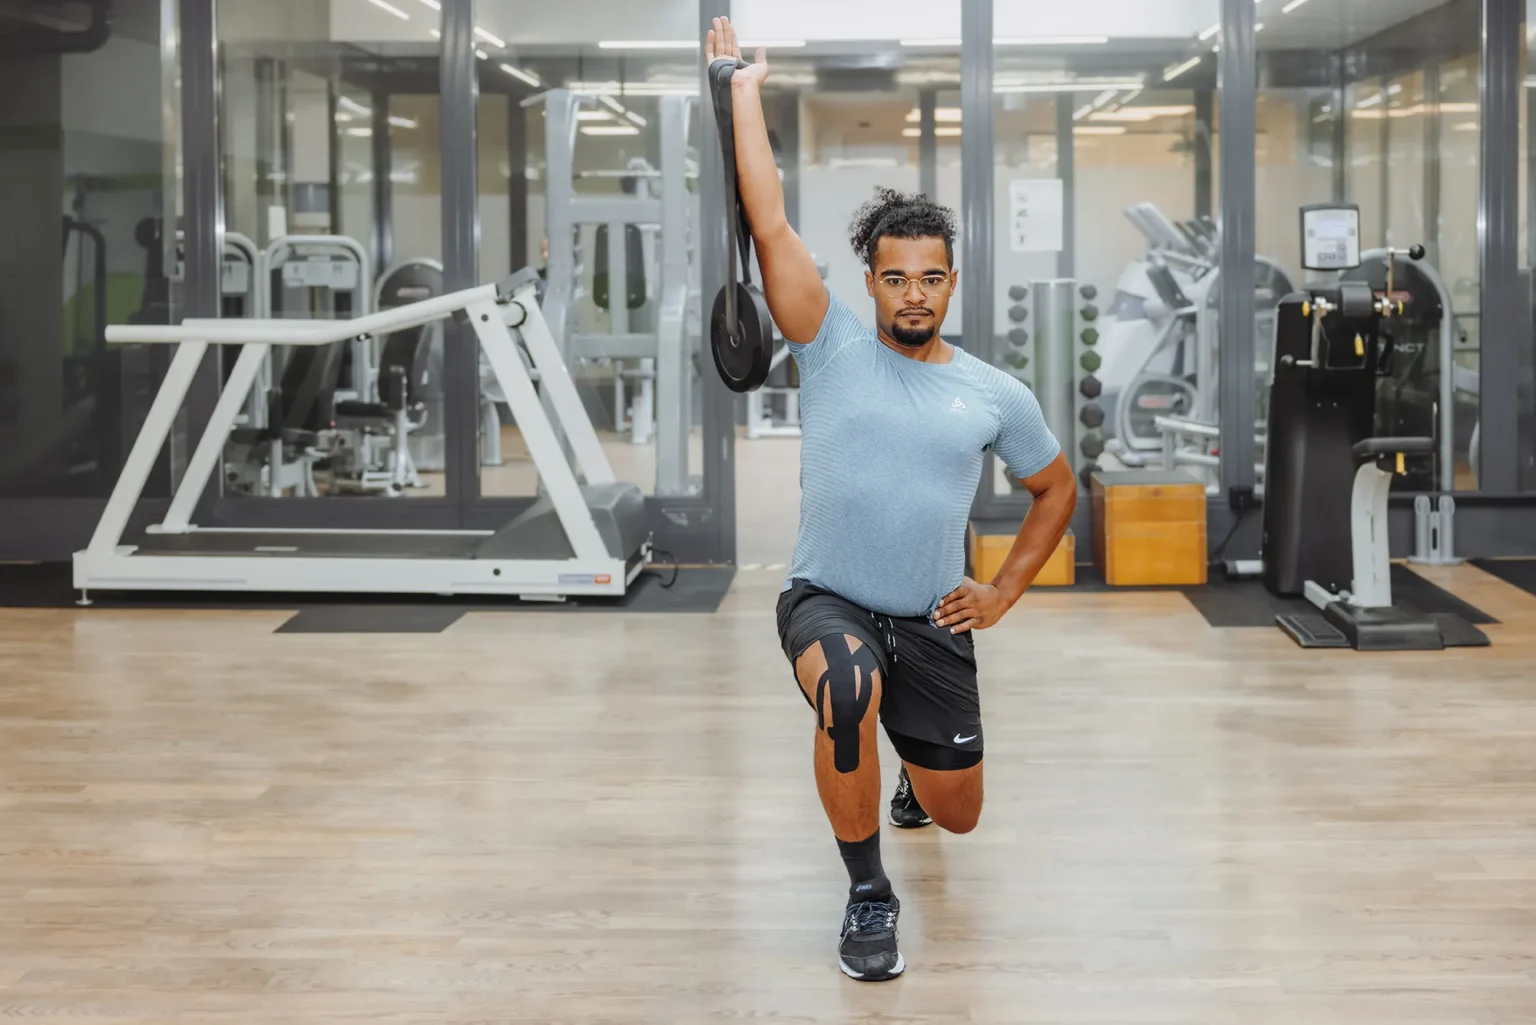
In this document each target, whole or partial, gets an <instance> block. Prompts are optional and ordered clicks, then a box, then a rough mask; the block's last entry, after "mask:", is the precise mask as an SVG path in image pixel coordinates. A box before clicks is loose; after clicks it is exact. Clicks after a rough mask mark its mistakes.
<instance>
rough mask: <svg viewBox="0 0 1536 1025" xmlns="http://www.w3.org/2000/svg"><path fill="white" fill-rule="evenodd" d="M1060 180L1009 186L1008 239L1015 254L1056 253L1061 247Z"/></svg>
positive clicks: (1019, 180) (1025, 180) (1017, 182)
mask: <svg viewBox="0 0 1536 1025" xmlns="http://www.w3.org/2000/svg"><path fill="white" fill-rule="evenodd" d="M1061 206H1062V191H1061V179H1060V178H1015V179H1013V180H1012V181H1010V182H1009V183H1008V237H1009V242H1010V246H1011V248H1012V249H1013V251H1014V252H1015V253H1056V252H1060V251H1061V247H1062V237H1061V236H1062V210H1061Z"/></svg>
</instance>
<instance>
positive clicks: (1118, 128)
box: [1072, 125, 1125, 135]
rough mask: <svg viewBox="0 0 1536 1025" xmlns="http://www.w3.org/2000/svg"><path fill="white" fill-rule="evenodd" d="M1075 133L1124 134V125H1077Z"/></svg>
mask: <svg viewBox="0 0 1536 1025" xmlns="http://www.w3.org/2000/svg"><path fill="white" fill-rule="evenodd" d="M1072 134H1073V135H1124V134H1125V126H1124V125H1077V126H1076V127H1074V128H1073V129H1072Z"/></svg>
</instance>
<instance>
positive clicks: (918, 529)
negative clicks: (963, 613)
mask: <svg viewBox="0 0 1536 1025" xmlns="http://www.w3.org/2000/svg"><path fill="white" fill-rule="evenodd" d="M829 300H830V305H829V306H828V308H827V316H826V319H825V320H824V321H822V325H821V330H820V332H819V333H818V334H817V335H816V339H815V340H814V341H813V342H811V343H810V344H809V345H796V344H794V343H790V344H789V350H790V353H791V354H792V355H793V356H794V359H795V362H796V364H798V366H799V368H800V427H801V433H802V441H801V450H800V491H801V497H800V536H799V540H798V541H797V542H796V544H795V557H794V562H793V564H792V565H791V567H790V579H796V578H798V579H801V580H805V581H807V582H808V583H811V584H813V585H815V586H816V587H820V588H824V589H826V590H828V591H832V592H834V593H836V594H839V595H841V596H842V597H844V598H846V599H848V600H849V601H851V602H854V603H855V604H858V605H862V606H863V607H864V608H866V609H869V610H870V611H872V612H878V613H881V614H882V615H887V616H927V615H931V614H932V613H933V611H934V610H935V609H936V608H937V607H938V604H939V600H940V599H941V598H943V597H944V596H945V595H946V594H948V593H949V592H950V591H953V590H954V589H955V588H956V587H958V586H959V584H960V581H961V578H962V577H963V576H964V575H965V534H966V526H967V524H968V522H969V518H970V511H971V501H972V499H974V498H975V496H976V486H977V484H978V483H979V482H980V479H981V468H982V465H983V462H984V453H985V451H986V450H987V449H989V448H990V449H992V450H993V452H995V453H996V454H997V457H998V458H999V459H1001V460H1002V461H1003V462H1004V463H1005V464H1006V465H1007V466H1008V468H1009V470H1010V472H1012V473H1013V474H1014V475H1015V476H1016V477H1020V478H1023V477H1030V476H1033V475H1034V474H1036V473H1039V472H1040V471H1041V470H1043V469H1045V468H1046V467H1047V466H1049V465H1050V463H1051V461H1052V460H1054V459H1055V458H1056V456H1057V454H1058V453H1059V452H1060V451H1061V446H1060V445H1059V444H1058V443H1057V441H1056V438H1055V437H1054V436H1053V435H1052V434H1051V432H1050V429H1049V428H1047V427H1046V425H1045V419H1044V417H1042V416H1041V414H1040V404H1039V403H1038V402H1037V401H1036V400H1035V396H1034V394H1033V393H1032V392H1031V391H1030V390H1029V389H1028V388H1027V387H1026V386H1025V385H1024V384H1023V382H1021V381H1019V380H1018V379H1017V378H1014V377H1012V376H1010V375H1008V374H1005V373H1004V372H1002V371H1001V370H998V369H997V368H996V367H993V366H990V365H988V364H986V363H983V362H982V361H981V360H979V359H977V358H976V357H974V356H971V355H969V354H967V353H966V352H964V351H963V350H961V349H955V352H954V358H953V359H952V360H951V361H950V362H948V363H920V362H918V361H917V360H913V359H908V358H907V357H905V356H902V355H901V354H899V353H896V352H893V351H891V350H890V349H889V348H887V347H886V346H885V345H884V344H883V343H882V342H881V341H880V339H879V338H878V337H877V336H876V335H875V332H874V331H873V330H872V329H870V328H867V327H865V326H864V325H863V324H861V323H859V319H858V317H857V316H856V315H855V314H854V312H853V311H852V310H850V309H849V308H848V307H847V306H846V305H844V304H843V303H842V302H840V301H839V300H838V299H837V297H836V296H829ZM787 586H788V585H787V584H786V587H787Z"/></svg>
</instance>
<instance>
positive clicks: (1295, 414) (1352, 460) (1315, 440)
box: [1263, 204, 1489, 651]
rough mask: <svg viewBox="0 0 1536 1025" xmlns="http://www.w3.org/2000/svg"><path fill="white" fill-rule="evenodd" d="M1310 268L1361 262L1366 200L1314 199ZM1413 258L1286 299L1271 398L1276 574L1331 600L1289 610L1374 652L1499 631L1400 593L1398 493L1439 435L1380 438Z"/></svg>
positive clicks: (1304, 627) (1268, 516)
mask: <svg viewBox="0 0 1536 1025" xmlns="http://www.w3.org/2000/svg"><path fill="white" fill-rule="evenodd" d="M1301 227H1302V251H1303V259H1302V263H1303V266H1304V267H1305V268H1306V269H1307V270H1309V271H1348V270H1352V269H1353V268H1355V267H1358V266H1359V265H1360V211H1359V208H1358V207H1356V206H1352V205H1337V204H1328V205H1317V206H1308V207H1303V208H1302V211H1301ZM1399 256H1406V257H1407V258H1408V259H1410V260H1414V261H1417V260H1420V259H1422V258H1423V256H1424V247H1423V246H1413V247H1412V248H1410V249H1405V250H1388V251H1387V278H1386V290H1385V291H1384V292H1377V291H1375V290H1374V289H1373V288H1372V287H1371V285H1370V284H1369V283H1368V282H1364V281H1352V280H1339V281H1336V282H1334V283H1331V284H1311V285H1308V287H1307V289H1306V290H1305V291H1303V292H1299V293H1293V294H1291V295H1288V296H1286V297H1285V299H1283V300H1282V301H1281V303H1280V306H1279V310H1278V314H1277V317H1276V321H1275V357H1276V358H1275V364H1274V367H1275V370H1274V375H1275V376H1274V383H1273V385H1272V386H1271V391H1270V402H1269V446H1268V455H1267V463H1266V472H1265V494H1264V542H1263V544H1264V560H1263V561H1264V584H1265V586H1266V587H1267V588H1268V589H1269V590H1270V591H1271V592H1272V593H1274V594H1277V595H1287V596H1289V595H1303V596H1305V597H1306V599H1307V600H1308V601H1310V602H1311V603H1312V604H1313V605H1316V606H1317V607H1318V609H1320V610H1321V613H1322V614H1321V615H1318V614H1315V613H1300V614H1286V615H1280V616H1277V617H1276V621H1277V623H1278V624H1279V626H1280V628H1281V629H1282V630H1284V631H1285V632H1286V633H1287V634H1289V635H1290V636H1291V637H1292V638H1293V639H1294V640H1295V641H1296V642H1297V643H1298V644H1300V645H1301V646H1302V647H1304V648H1344V647H1349V648H1355V649H1358V650H1362V651H1366V650H1371V651H1420V650H1438V649H1441V648H1445V647H1452V646H1482V645H1486V644H1488V643H1489V642H1488V637H1487V635H1485V634H1484V633H1483V632H1482V631H1481V630H1478V629H1477V628H1476V627H1475V626H1473V625H1472V624H1471V623H1468V622H1467V621H1466V620H1464V619H1462V618H1461V617H1459V616H1455V615H1451V614H1433V615H1426V614H1424V613H1422V612H1420V611H1418V610H1417V609H1414V608H1411V607H1409V606H1407V605H1401V604H1396V603H1394V602H1393V600H1392V583H1391V566H1390V563H1389V559H1388V548H1387V541H1388V537H1387V497H1388V492H1389V491H1390V490H1391V485H1392V480H1393V478H1394V477H1395V476H1399V475H1405V474H1407V472H1408V468H1409V464H1410V461H1413V462H1417V461H1419V460H1421V459H1432V458H1433V456H1434V453H1435V439H1434V438H1432V437H1417V436H1414V437H1380V436H1375V430H1374V426H1375V409H1376V384H1377V381H1378V380H1379V379H1381V378H1383V377H1388V376H1390V375H1391V374H1392V361H1393V343H1392V336H1391V333H1390V327H1391V324H1392V322H1393V320H1394V318H1397V317H1400V316H1402V314H1403V312H1404V309H1405V301H1406V300H1405V296H1404V294H1403V293H1401V292H1398V291H1397V290H1396V289H1395V287H1394V281H1393V267H1394V265H1395V263H1396V260H1397V258H1398V257H1399Z"/></svg>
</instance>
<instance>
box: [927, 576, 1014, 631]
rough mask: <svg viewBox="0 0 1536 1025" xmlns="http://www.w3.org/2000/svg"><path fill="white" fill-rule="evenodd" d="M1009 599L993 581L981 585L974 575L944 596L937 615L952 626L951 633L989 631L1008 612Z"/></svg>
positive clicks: (938, 621)
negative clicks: (1004, 596)
mask: <svg viewBox="0 0 1536 1025" xmlns="http://www.w3.org/2000/svg"><path fill="white" fill-rule="evenodd" d="M1008 607H1009V605H1008V602H1007V601H1006V600H1005V599H1004V598H1003V595H1002V592H1001V591H999V590H998V589H997V588H995V587H993V586H992V585H991V584H978V583H977V582H976V581H974V580H972V579H971V578H970V577H966V578H965V579H964V580H962V581H961V583H960V586H959V587H957V588H955V589H954V590H953V591H951V592H949V594H947V595H945V596H944V600H943V601H941V602H939V608H938V611H937V612H935V613H934V614H933V618H934V622H935V624H937V625H938V626H947V627H949V632H950V633H955V634H959V633H965V632H966V631H967V630H985V629H986V628H987V627H989V626H993V625H995V624H996V623H997V621H998V620H999V619H1002V618H1003V614H1004V613H1005V612H1007V611H1008Z"/></svg>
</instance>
